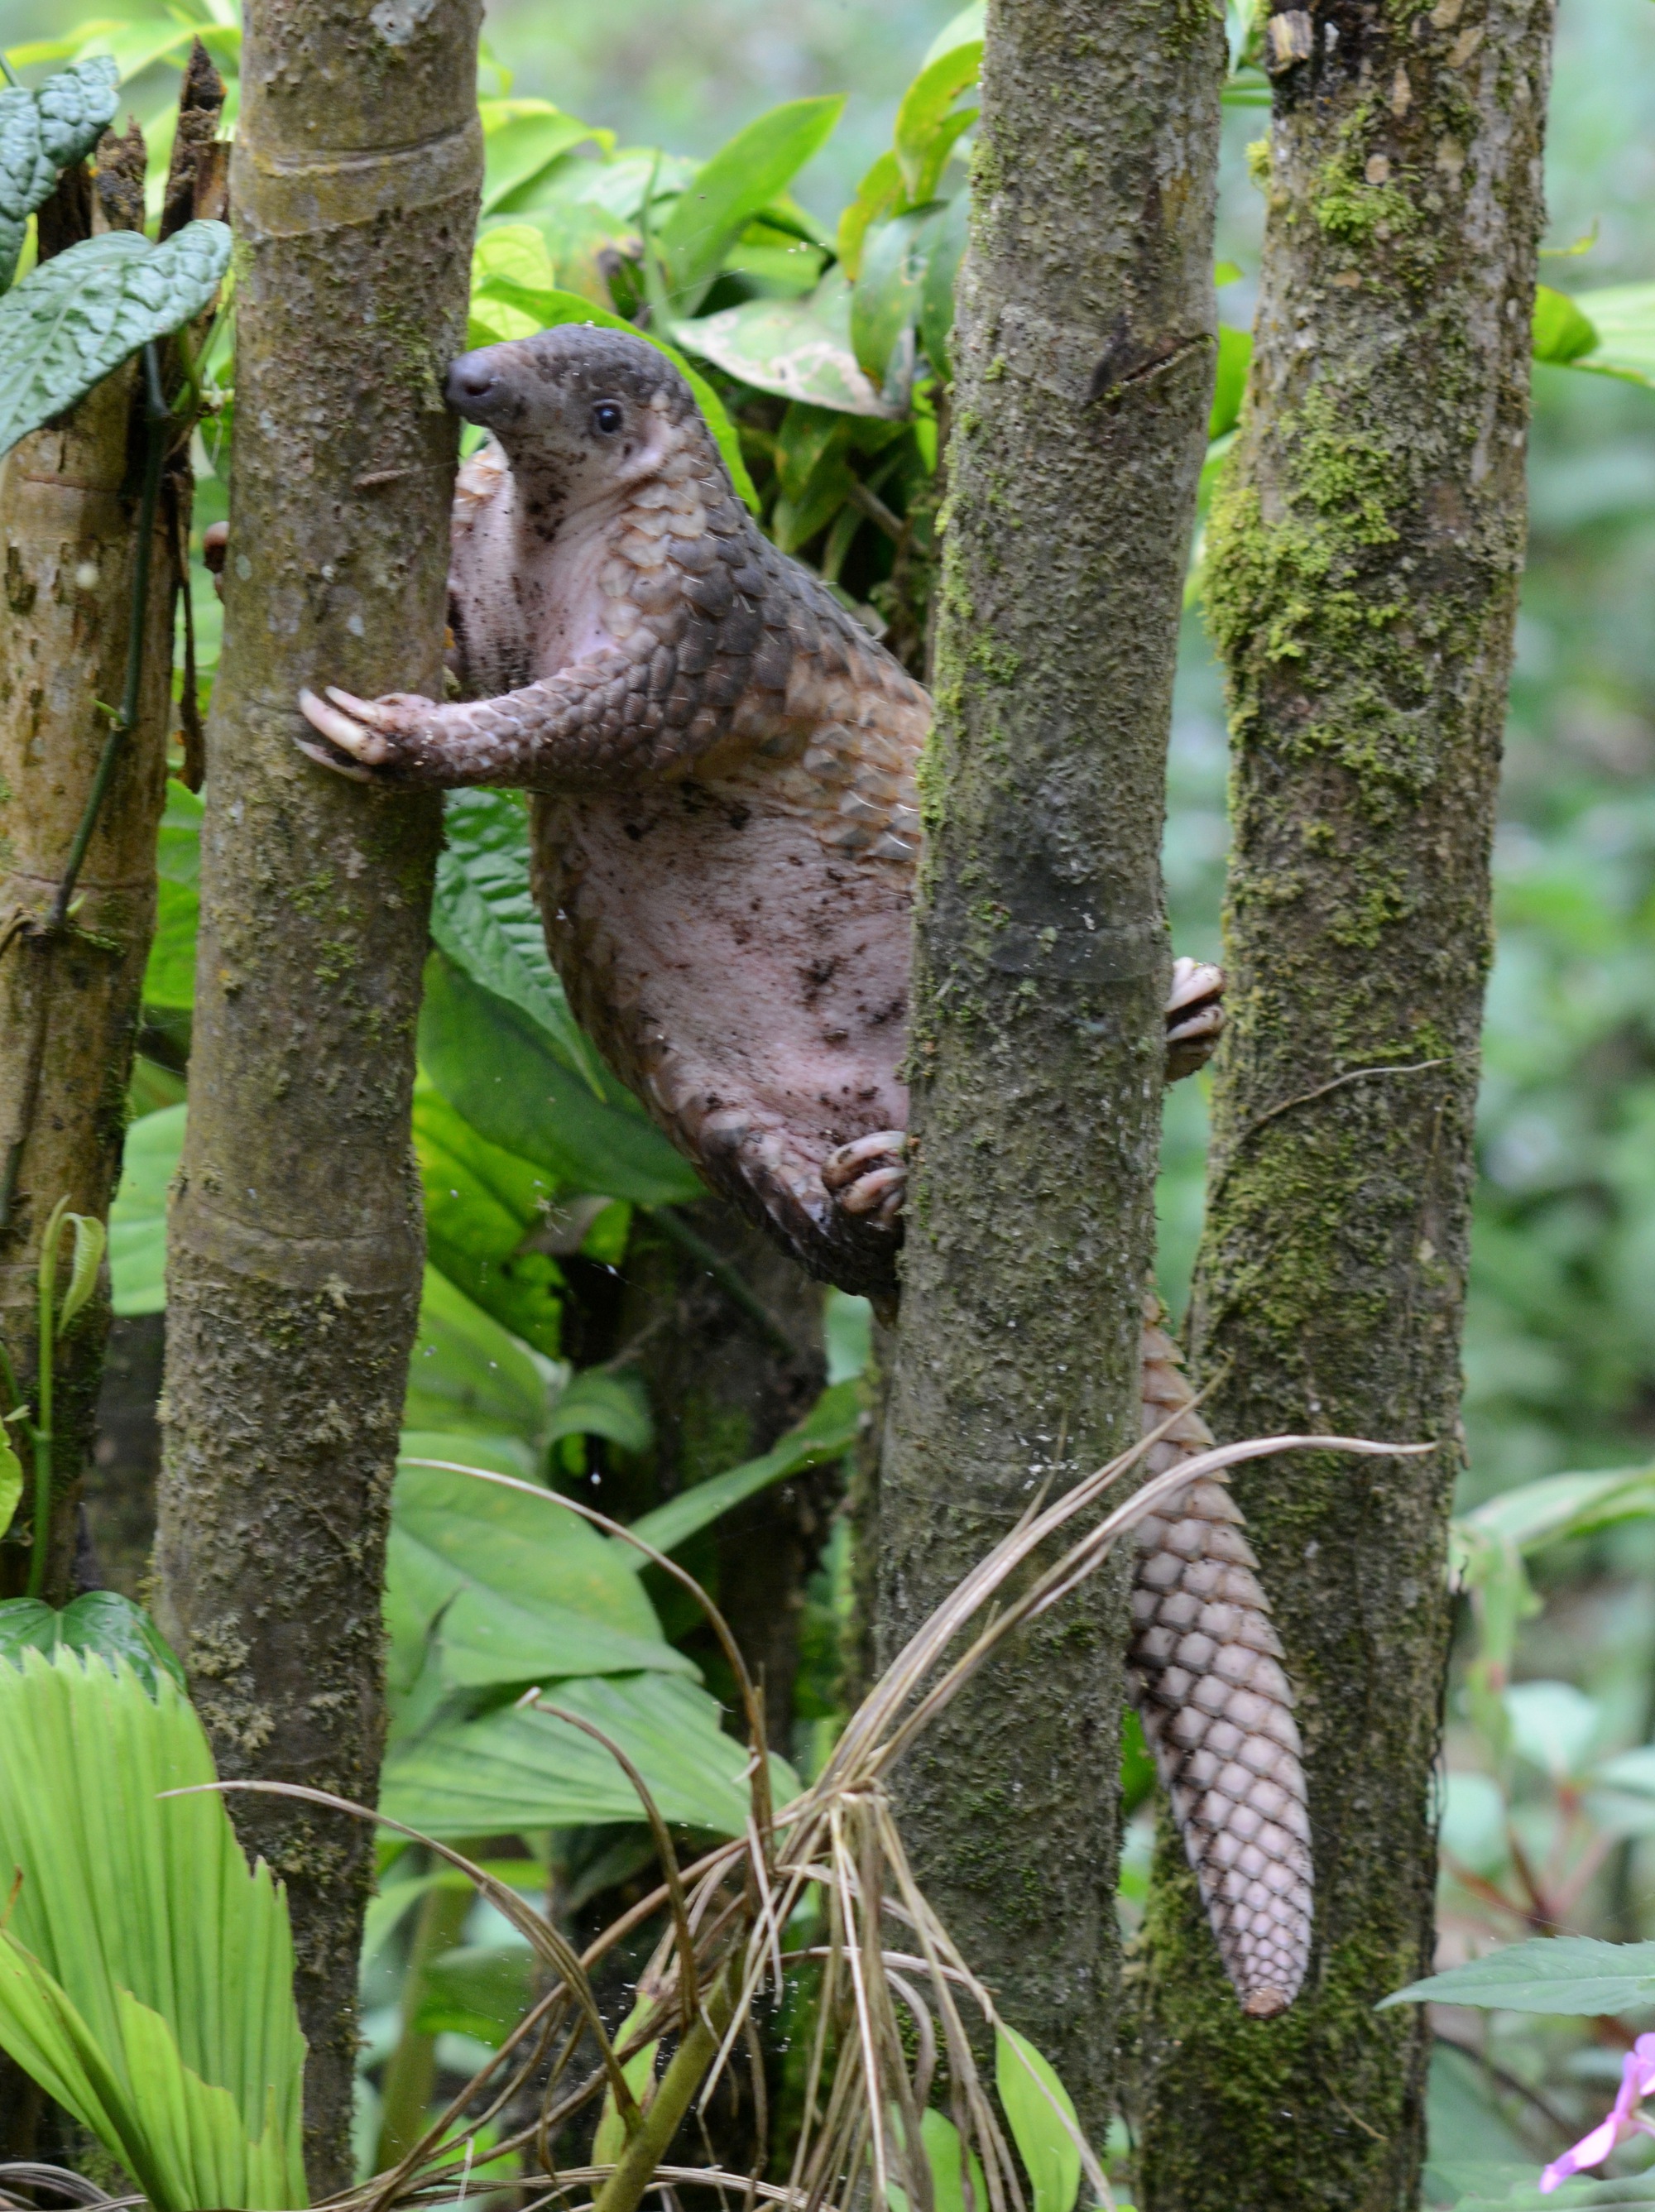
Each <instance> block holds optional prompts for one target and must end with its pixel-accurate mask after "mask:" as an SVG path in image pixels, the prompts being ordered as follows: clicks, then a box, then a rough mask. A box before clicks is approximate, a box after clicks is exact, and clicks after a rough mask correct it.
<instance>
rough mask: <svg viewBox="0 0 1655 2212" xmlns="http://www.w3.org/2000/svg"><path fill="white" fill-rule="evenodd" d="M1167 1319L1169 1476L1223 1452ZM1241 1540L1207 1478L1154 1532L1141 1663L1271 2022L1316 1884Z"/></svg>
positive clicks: (1137, 1690) (1292, 1740)
mask: <svg viewBox="0 0 1655 2212" xmlns="http://www.w3.org/2000/svg"><path fill="white" fill-rule="evenodd" d="M1160 1322H1161V1311H1160V1307H1159V1302H1158V1301H1157V1300H1155V1299H1153V1298H1150V1299H1148V1300H1147V1301H1146V1304H1145V1325H1144V1332H1143V1358H1142V1378H1143V1425H1144V1428H1145V1431H1146V1432H1147V1431H1149V1430H1151V1429H1153V1428H1159V1425H1161V1423H1162V1422H1163V1421H1165V1419H1167V1418H1168V1416H1169V1415H1170V1414H1172V1413H1177V1417H1178V1418H1177V1420H1176V1422H1175V1423H1174V1425H1173V1426H1172V1427H1171V1430H1169V1431H1168V1433H1167V1434H1166V1435H1165V1437H1163V1438H1162V1439H1161V1441H1160V1442H1159V1443H1156V1444H1154V1445H1153V1446H1152V1447H1151V1449H1150V1452H1149V1455H1148V1470H1149V1472H1150V1473H1152V1474H1161V1473H1163V1472H1164V1471H1165V1469H1167V1468H1172V1467H1176V1466H1177V1464H1178V1462H1179V1461H1180V1460H1187V1459H1193V1458H1195V1457H1196V1455H1197V1454H1199V1453H1201V1452H1204V1451H1209V1450H1210V1449H1212V1444H1213V1437H1212V1432H1211V1431H1210V1430H1209V1429H1208V1426H1207V1424H1206V1422H1205V1421H1203V1420H1202V1418H1201V1416H1200V1414H1199V1413H1197V1412H1196V1407H1195V1404H1194V1402H1193V1401H1194V1394H1193V1393H1192V1391H1191V1390H1190V1384H1189V1382H1188V1379H1187V1378H1186V1376H1184V1373H1183V1363H1182V1361H1181V1359H1180V1358H1179V1354H1178V1349H1177V1346H1176V1345H1175V1344H1174V1343H1173V1342H1172V1340H1171V1337H1170V1336H1168V1335H1167V1334H1166V1333H1165V1330H1164V1329H1163V1328H1162V1327H1161V1326H1160ZM1243 1531H1244V1523H1243V1521H1242V1516H1241V1512H1240V1509H1239V1508H1238V1506H1237V1504H1235V1501H1234V1500H1233V1499H1232V1497H1231V1496H1230V1493H1229V1492H1228V1491H1227V1490H1226V1488H1225V1486H1223V1484H1222V1483H1220V1482H1215V1481H1214V1480H1210V1479H1208V1478H1197V1480H1196V1481H1194V1482H1192V1483H1191V1484H1190V1487H1189V1489H1188V1490H1183V1491H1179V1492H1176V1493H1175V1495H1174V1496H1173V1497H1171V1498H1168V1499H1166V1500H1165V1502H1164V1503H1163V1504H1162V1505H1161V1508H1160V1510H1159V1512H1157V1513H1154V1514H1151V1515H1149V1516H1147V1517H1146V1519H1145V1520H1144V1521H1143V1522H1141V1523H1140V1526H1139V1531H1138V1546H1139V1549H1138V1558H1137V1570H1136V1576H1135V1581H1134V1584H1133V1590H1132V1642H1131V1645H1130V1648H1129V1652H1128V1664H1129V1668H1130V1670H1131V1679H1132V1681H1133V1685H1134V1689H1133V1697H1134V1702H1135V1705H1137V1708H1138V1711H1139V1714H1140V1716H1141V1718H1142V1721H1143V1730H1144V1735H1145V1737H1146V1738H1147V1741H1148V1743H1149V1747H1150V1749H1151V1750H1152V1751H1153V1753H1154V1756H1155V1765H1156V1768H1157V1771H1159V1775H1160V1778H1161V1784H1162V1787H1163V1788H1164V1789H1165V1791H1166V1793H1167V1796H1168V1797H1169V1798H1170V1799H1171V1804H1172V1812H1173V1816H1174V1818H1175V1820H1177V1826H1178V1830H1179V1832H1180V1833H1181V1834H1182V1836H1183V1847H1184V1850H1185V1853H1186V1854H1187V1856H1188V1857H1189V1860H1190V1866H1191V1867H1192V1869H1194V1871H1195V1875H1196V1882H1197V1884H1198V1885H1199V1887H1200V1890H1201V1895H1202V1903H1203V1904H1204V1905H1206V1907H1207V1917H1208V1921H1209V1922H1210V1923H1211V1925H1212V1929H1213V1936H1214V1940H1215V1942H1217V1944H1218V1948H1219V1956H1220V1958H1221V1959H1222V1960H1223V1961H1224V1968H1225V1972H1226V1973H1227V1974H1228V1975H1229V1977H1230V1980H1231V1982H1232V1984H1233V1985H1234V1988H1235V1991H1236V1994H1237V1996H1238V1997H1239V1998H1240V1999H1241V2007H1242V2010H1243V2011H1244V2013H1246V2014H1247V2015H1249V2016H1250V2018H1252V2019H1255V2020H1269V2019H1270V2018H1272V2017H1273V2016H1274V2015H1275V2014H1276V2013H1279V2012H1284V2011H1285V2010H1286V2009H1287V2006H1288V2005H1290V2004H1291V2003H1292V2002H1293V1998H1294V1997H1295V1996H1297V1995H1298V1993H1299V1985H1300V1984H1301V1983H1302V1982H1303V1980H1304V1978H1305V1968H1306V1966H1308V1965H1309V1963H1310V1948H1311V1897H1312V1887H1313V1876H1312V1872H1311V1850H1310V1841H1311V1832H1310V1820H1309V1817H1308V1815H1307V1814H1306V1811H1305V1771H1304V1768H1303V1766H1302V1765H1301V1764H1300V1759H1299V1729H1298V1727H1297V1724H1296V1723H1295V1722H1294V1720H1293V1690H1292V1687H1291V1686H1290V1685H1289V1683H1288V1680H1287V1676H1286V1674H1284V1673H1283V1672H1282V1668H1281V1644H1280V1643H1279V1642H1278V1640H1277V1638H1276V1633H1275V1629H1274V1627H1272V1626H1271V1624H1270V1608H1269V1604H1268V1602H1267V1601H1266V1599H1265V1596H1264V1593H1263V1590H1262V1589H1260V1587H1259V1582H1258V1575H1257V1571H1256V1570H1257V1565H1258V1562H1257V1561H1256V1559H1254V1557H1253V1554H1252V1551H1251V1548H1250V1546H1249V1544H1248V1542H1247V1539H1246V1536H1245V1534H1244V1533H1243Z"/></svg>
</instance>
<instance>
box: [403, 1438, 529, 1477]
mask: <svg viewBox="0 0 1655 2212" xmlns="http://www.w3.org/2000/svg"><path fill="white" fill-rule="evenodd" d="M397 1457H398V1458H399V1460H404V1459H440V1460H449V1461H452V1462H454V1463H455V1464H456V1465H458V1466H460V1467H480V1468H486V1469H487V1470H488V1472H489V1473H490V1474H509V1475H511V1476H512V1477H514V1480H517V1481H519V1482H538V1481H539V1480H540V1474H541V1462H542V1459H543V1457H544V1454H542V1453H540V1452H538V1451H535V1450H533V1449H532V1448H531V1447H530V1446H529V1445H527V1444H526V1443H524V1442H523V1441H522V1439H521V1438H520V1437H486V1436H472V1435H468V1434H467V1433H466V1432H465V1431H463V1430H448V1429H405V1430H404V1431H403V1432H402V1434H401V1436H400V1437H399V1438H398V1440H397Z"/></svg>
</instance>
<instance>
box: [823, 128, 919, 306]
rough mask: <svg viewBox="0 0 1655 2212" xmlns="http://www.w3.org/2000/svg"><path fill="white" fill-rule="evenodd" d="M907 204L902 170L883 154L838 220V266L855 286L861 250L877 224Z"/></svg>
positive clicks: (891, 157)
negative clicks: (869, 233)
mask: <svg viewBox="0 0 1655 2212" xmlns="http://www.w3.org/2000/svg"><path fill="white" fill-rule="evenodd" d="M903 204H904V194H903V182H902V170H901V168H900V167H898V165H897V156H896V155H895V154H894V153H893V152H886V153H884V154H881V155H879V159H878V160H877V161H875V162H874V163H873V167H871V168H870V169H869V170H868V172H867V175H866V176H865V177H864V178H863V179H862V181H861V184H860V185H857V187H856V191H855V196H854V197H852V199H851V200H850V202H849V204H848V205H847V207H846V208H845V210H844V212H843V214H842V215H841V216H840V217H839V228H838V232H837V240H836V242H837V247H838V253H839V266H840V268H841V269H842V270H843V271H844V273H845V275H846V276H848V277H849V278H850V279H851V280H852V281H853V282H854V281H855V278H857V277H858V276H861V273H862V248H863V246H864V244H865V243H866V241H867V234H868V232H869V231H870V230H871V229H872V228H873V225H874V224H875V223H876V222H884V221H885V218H886V216H892V215H895V214H897V212H898V211H899V210H900V209H901V208H902V206H903Z"/></svg>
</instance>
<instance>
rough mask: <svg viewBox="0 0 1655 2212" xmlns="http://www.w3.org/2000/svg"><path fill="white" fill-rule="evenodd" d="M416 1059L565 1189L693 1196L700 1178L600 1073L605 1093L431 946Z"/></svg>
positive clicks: (494, 1140) (652, 1197) (452, 1098)
mask: <svg viewBox="0 0 1655 2212" xmlns="http://www.w3.org/2000/svg"><path fill="white" fill-rule="evenodd" d="M419 1056H420V1062H421V1065H422V1066H423V1067H424V1069H425V1071H426V1073H428V1074H429V1077H430V1079H431V1080H432V1082H433V1083H434V1084H435V1085H436V1087H437V1089H438V1090H439V1091H441V1093H442V1095H443V1097H445V1098H446V1099H447V1101H448V1103H450V1105H452V1106H453V1107H454V1108H455V1109H457V1110H458V1111H459V1113H460V1114H462V1115H464V1116H465V1120H466V1121H469V1122H470V1123H471V1125H472V1127H473V1128H474V1129H476V1130H478V1131H479V1132H480V1133H481V1134H482V1135H484V1137H486V1138H487V1139H489V1141H490V1143H491V1144H495V1145H498V1146H501V1147H502V1149H503V1150H504V1151H506V1152H514V1153H515V1154H516V1156H517V1157H518V1158H520V1159H525V1160H532V1162H534V1163H535V1164H536V1165H537V1166H539V1167H543V1168H547V1169H550V1170H551V1173H552V1174H553V1175H554V1176H556V1177H557V1181H558V1182H560V1183H561V1184H563V1186H564V1188H566V1189H569V1190H572V1191H591V1192H593V1193H594V1194H601V1195H603V1196H604V1197H606V1198H624V1199H630V1200H632V1201H633V1202H634V1203H635V1204H637V1205H640V1206H660V1205H671V1204H672V1203H674V1202H682V1203H687V1202H688V1201H689V1200H692V1199H695V1198H698V1197H702V1196H703V1195H704V1193H703V1188H702V1185H701V1182H700V1179H699V1177H698V1176H697V1175H696V1173H695V1170H693V1169H692V1168H691V1166H690V1165H689V1164H688V1162H687V1161H685V1160H684V1159H682V1158H680V1157H679V1155H678V1153H677V1152H674V1151H673V1149H672V1146H671V1145H669V1144H668V1143H667V1141H666V1138H665V1137H663V1136H662V1135H661V1134H660V1132H659V1131H658V1130H657V1129H656V1128H655V1127H654V1125H653V1124H652V1123H651V1122H649V1121H647V1120H646V1119H645V1118H644V1113H643V1109H642V1107H641V1106H639V1105H638V1103H637V1102H636V1100H635V1099H634V1098H633V1097H631V1096H630V1093H629V1092H628V1091H625V1090H624V1088H623V1086H622V1085H620V1084H618V1082H616V1081H615V1080H614V1079H613V1078H612V1077H611V1076H610V1075H608V1074H607V1073H605V1076H604V1100H605V1103H599V1100H597V1099H596V1098H594V1097H593V1095H592V1092H591V1091H590V1090H589V1089H588V1088H587V1085H586V1084H585V1082H583V1081H582V1080H581V1078H580V1077H578V1076H576V1075H575V1074H573V1073H571V1072H570V1071H569V1068H568V1067H567V1066H564V1064H563V1062H562V1061H561V1060H558V1059H557V1058H556V1057H555V1056H554V1055H553V1054H552V1053H551V1049H550V1048H549V1047H548V1046H547V1044H546V1043H545V1040H544V1037H543V1036H542V1033H541V1032H540V1030H538V1026H537V1025H536V1024H533V1023H532V1022H530V1021H529V1020H528V1018H526V1016H525V1015H523V1014H521V1013H520V1012H518V1010H517V1009H516V1008H515V1007H513V1006H508V1004H507V1003H506V1002H505V1000H502V999H499V998H496V996H495V994H493V993H492V992H491V991H485V990H484V989H483V988H481V987H480V986H478V984H477V983H475V982H473V981H472V979H471V977H470V976H469V975H465V973H464V971H463V970H462V969H459V968H457V967H456V966H455V965H454V964H453V962H452V961H449V960H447V959H445V958H444V957H443V956H442V955H441V953H434V954H433V955H432V957H431V959H430V961H429V963H427V967H426V970H425V1000H424V1005H423V1008H422V1009H421V1012H420V1024H419Z"/></svg>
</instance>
